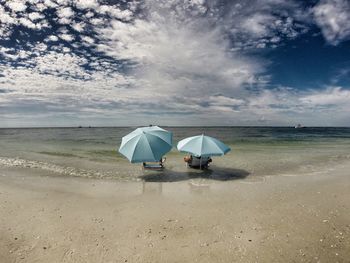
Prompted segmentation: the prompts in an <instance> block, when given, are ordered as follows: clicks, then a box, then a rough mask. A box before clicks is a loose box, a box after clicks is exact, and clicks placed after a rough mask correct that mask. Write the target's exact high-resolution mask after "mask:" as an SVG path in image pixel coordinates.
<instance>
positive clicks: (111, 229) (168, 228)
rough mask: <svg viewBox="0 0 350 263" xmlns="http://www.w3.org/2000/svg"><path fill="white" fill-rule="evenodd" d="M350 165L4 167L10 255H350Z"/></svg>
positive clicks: (0, 184)
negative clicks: (237, 172)
mask: <svg viewBox="0 0 350 263" xmlns="http://www.w3.org/2000/svg"><path fill="white" fill-rule="evenodd" d="M349 171H350V165H349V164H347V165H339V166H335V167H333V168H332V169H330V170H327V171H324V172H317V173H313V174H304V175H300V174H299V175H295V174H290V175H289V176H265V177H255V178H252V177H249V176H248V177H246V178H241V179H236V180H229V181H216V180H206V179H200V178H196V179H190V180H182V181H177V182H142V181H140V182H118V181H116V180H106V179H103V180H97V179H84V178H73V177H57V176H52V175H48V174H47V172H42V173H40V171H38V170H35V169H22V168H21V169H17V168H16V169H14V168H1V169H0V258H1V260H0V262H4V263H7V262H350V239H349V238H350V191H349V189H350V177H349ZM158 181H161V180H158Z"/></svg>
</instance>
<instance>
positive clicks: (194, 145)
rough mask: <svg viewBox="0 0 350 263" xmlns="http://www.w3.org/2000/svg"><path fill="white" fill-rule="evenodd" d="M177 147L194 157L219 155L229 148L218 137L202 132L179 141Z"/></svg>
mask: <svg viewBox="0 0 350 263" xmlns="http://www.w3.org/2000/svg"><path fill="white" fill-rule="evenodd" d="M177 149H178V150H179V151H180V152H186V153H190V154H192V155H194V156H196V157H200V156H203V157H207V156H221V155H224V154H226V153H227V152H229V151H230V150H231V149H230V147H228V146H227V145H226V144H224V143H223V142H221V141H219V140H218V139H215V138H213V137H210V136H205V135H203V134H202V135H198V136H193V137H188V138H186V139H183V140H181V141H179V143H178V144H177Z"/></svg>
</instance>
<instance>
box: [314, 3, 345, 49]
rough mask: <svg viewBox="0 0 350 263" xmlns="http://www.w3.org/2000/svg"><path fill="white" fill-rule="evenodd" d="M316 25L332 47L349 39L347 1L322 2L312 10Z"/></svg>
mask: <svg viewBox="0 0 350 263" xmlns="http://www.w3.org/2000/svg"><path fill="white" fill-rule="evenodd" d="M313 13H314V17H315V20H316V23H317V25H318V26H319V27H320V28H321V30H322V33H323V36H324V37H325V39H326V40H327V41H328V42H329V43H330V44H332V45H337V44H338V43H339V42H341V41H344V40H347V39H350V23H349V21H350V2H349V1H347V0H323V1H320V2H319V3H318V4H317V5H316V6H315V7H314V9H313Z"/></svg>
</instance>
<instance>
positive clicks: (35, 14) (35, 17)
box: [28, 12, 45, 21]
mask: <svg viewBox="0 0 350 263" xmlns="http://www.w3.org/2000/svg"><path fill="white" fill-rule="evenodd" d="M28 17H29V19H30V20H32V21H35V20H38V19H43V18H44V17H45V16H44V15H43V14H40V13H38V12H32V13H29V14H28Z"/></svg>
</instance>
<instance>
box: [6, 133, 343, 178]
mask: <svg viewBox="0 0 350 263" xmlns="http://www.w3.org/2000/svg"><path fill="white" fill-rule="evenodd" d="M134 128H135V127H123V128H35V129H0V166H5V167H20V168H32V169H37V170H43V171H46V172H48V173H54V174H58V175H68V176H82V177H96V178H99V177H108V178H115V179H120V180H140V179H143V180H147V181H160V180H163V181H180V180H186V179H188V178H204V179H215V180H233V179H241V178H257V177H259V176H265V175H277V174H307V173H317V172H319V171H326V170H327V169H328V170H331V169H332V167H333V166H334V165H336V164H341V163H343V162H347V161H349V160H350V128H305V129H294V128H286V127H181V128H180V127H166V129H168V130H171V131H173V132H174V145H176V143H177V142H178V141H179V140H180V139H182V138H185V137H188V136H193V135H197V134H202V133H204V134H206V135H210V136H214V137H217V138H219V139H220V140H222V141H224V142H225V143H227V144H229V145H230V147H231V148H232V151H231V152H230V153H229V154H227V155H226V156H224V157H215V158H213V159H214V162H213V165H212V166H211V169H210V170H208V171H204V172H202V171H198V170H193V169H188V168H186V166H185V165H184V162H183V159H182V158H183V154H181V153H178V152H177V151H176V150H175V148H174V149H173V150H172V152H170V153H169V154H168V155H167V162H166V167H167V169H166V170H165V171H163V172H162V173H159V172H144V171H142V169H141V167H140V165H139V164H130V163H129V162H128V161H127V160H126V159H125V158H124V157H123V156H121V155H120V154H119V153H118V152H117V149H118V147H119V144H120V142H121V138H122V136H124V135H126V134H127V133H129V132H131V131H132V130H133V129H134Z"/></svg>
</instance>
